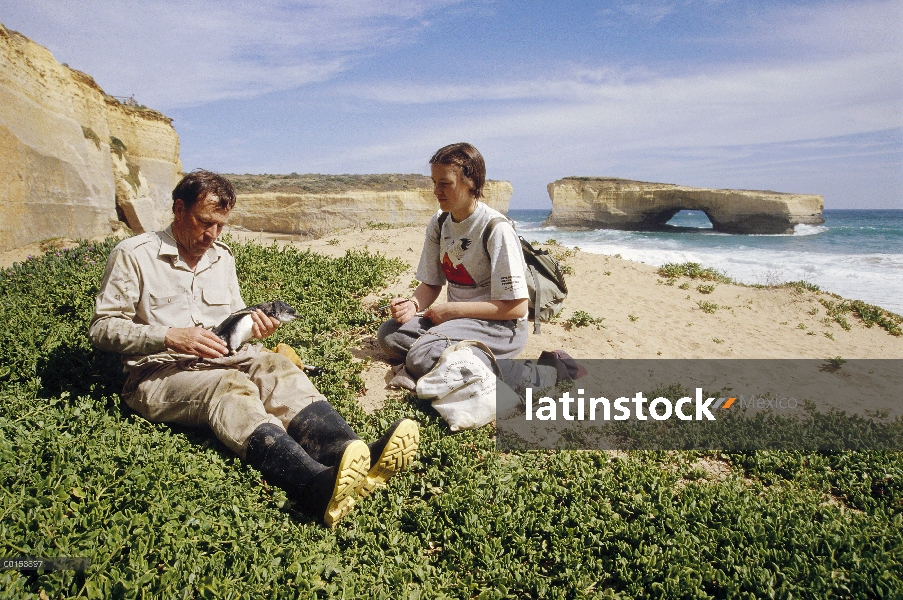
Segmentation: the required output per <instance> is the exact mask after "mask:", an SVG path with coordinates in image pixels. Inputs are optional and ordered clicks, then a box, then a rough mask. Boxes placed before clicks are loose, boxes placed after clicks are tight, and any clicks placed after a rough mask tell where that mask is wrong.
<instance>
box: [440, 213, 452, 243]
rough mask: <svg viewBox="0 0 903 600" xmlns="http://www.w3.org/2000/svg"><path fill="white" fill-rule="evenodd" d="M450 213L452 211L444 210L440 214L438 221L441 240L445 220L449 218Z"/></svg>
mask: <svg viewBox="0 0 903 600" xmlns="http://www.w3.org/2000/svg"><path fill="white" fill-rule="evenodd" d="M450 214H451V213H450V212H448V211H443V212H442V213H440V214H439V220H438V221H437V223H438V224H439V236H438V237H439V240H440V241H441V240H442V226H443V225H445V222H446V221H447V220H448V215H450Z"/></svg>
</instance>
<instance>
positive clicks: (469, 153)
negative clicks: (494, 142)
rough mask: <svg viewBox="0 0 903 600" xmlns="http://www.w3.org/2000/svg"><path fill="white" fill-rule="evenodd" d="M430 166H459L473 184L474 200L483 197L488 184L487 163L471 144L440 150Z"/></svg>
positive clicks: (449, 146) (434, 155)
mask: <svg viewBox="0 0 903 600" xmlns="http://www.w3.org/2000/svg"><path fill="white" fill-rule="evenodd" d="M430 164H431V165H458V166H459V167H460V168H461V175H463V176H464V177H465V178H466V179H468V180H469V181H470V182H471V184H472V186H471V188H470V195H471V196H473V197H474V198H482V197H483V186H484V185H485V184H486V162H485V161H484V160H483V155H482V154H480V151H479V150H477V149H476V148H474V147H473V146H472V145H471V144H468V143H467V142H459V143H457V144H449V145H448V146H445V147H444V148H439V150H437V151H436V153H435V154H433V158H431V159H430Z"/></svg>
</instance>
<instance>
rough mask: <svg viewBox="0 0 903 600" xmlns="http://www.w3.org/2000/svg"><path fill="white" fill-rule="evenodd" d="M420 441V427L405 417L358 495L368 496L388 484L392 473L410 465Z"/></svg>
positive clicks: (358, 491) (368, 474) (370, 471)
mask: <svg viewBox="0 0 903 600" xmlns="http://www.w3.org/2000/svg"><path fill="white" fill-rule="evenodd" d="M419 442H420V428H419V427H418V426H417V423H415V422H414V421H412V420H410V419H404V420H402V421H401V423H399V424H398V427H396V428H395V431H394V432H392V437H390V438H389V441H388V443H386V446H385V448H383V451H382V453H381V454H380V455H379V458H378V459H377V461H376V463H375V464H374V465H373V467H372V468H371V469H370V470H369V472H368V473H367V476H366V478H365V479H364V481H363V483H362V484H361V486H360V487H359V488H358V490H357V495H358V496H359V497H361V498H366V497H367V496H369V495H370V494H372V493H373V492H374V491H375V490H376V488H378V487H381V486H384V485H386V482H387V481H388V480H389V478H390V477H392V475H394V474H395V473H396V472H398V471H400V470H402V469H404V468H405V467H408V466H410V464H411V463H412V462H414V457H415V456H416V455H417V444H418V443H419Z"/></svg>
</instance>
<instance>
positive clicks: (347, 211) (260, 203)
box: [227, 175, 514, 237]
mask: <svg viewBox="0 0 903 600" xmlns="http://www.w3.org/2000/svg"><path fill="white" fill-rule="evenodd" d="M227 177H230V178H232V179H233V180H234V181H235V180H237V179H239V178H237V177H235V176H231V175H227ZM370 177H371V176H365V175H361V176H346V177H344V179H345V180H346V181H345V182H344V183H343V185H344V186H345V187H346V189H344V190H342V191H327V192H321V193H314V192H306V191H303V190H294V191H289V190H283V191H279V190H278V189H274V190H271V191H260V192H248V191H245V190H243V189H242V186H241V184H240V183H238V185H237V193H236V196H237V199H236V203H235V208H234V209H232V213H231V214H230V215H229V224H230V225H231V226H234V227H242V228H244V229H247V230H250V231H266V232H273V233H286V234H293V235H302V236H311V237H319V236H322V235H325V234H327V233H329V232H331V231H334V230H336V229H343V228H347V227H366V226H367V224H368V223H374V224H375V223H388V224H391V225H408V224H420V225H426V224H427V222H428V221H429V219H430V217H432V216H433V215H434V214H435V213H436V211H437V210H438V209H439V205H438V204H437V202H436V197H435V196H434V195H433V188H432V183H431V182H430V180H429V178H428V177H422V176H417V175H412V176H398V177H404V178H406V180H407V183H408V184H407V185H406V186H405V187H406V188H407V189H389V190H381V189H362V188H366V187H372V186H365V185H363V184H364V181H365V180H366V179H368V178H370ZM387 177H388V176H387ZM356 179H357V180H359V183H358V184H356V183H355V181H356ZM417 179H421V180H422V182H420V183H418V182H417ZM513 192H514V189H513V188H512V187H511V184H510V183H508V182H507V181H487V182H486V186H485V187H484V190H483V194H484V196H485V197H484V198H483V202H485V203H486V204H487V205H489V206H490V207H492V208H494V209H496V210H498V211H500V212H502V213H507V212H508V205H509V202H510V201H511V195H512V194H513Z"/></svg>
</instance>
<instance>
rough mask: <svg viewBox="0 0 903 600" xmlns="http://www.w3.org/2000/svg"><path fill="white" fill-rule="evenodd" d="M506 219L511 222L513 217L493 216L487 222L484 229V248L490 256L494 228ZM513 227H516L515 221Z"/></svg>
mask: <svg viewBox="0 0 903 600" xmlns="http://www.w3.org/2000/svg"><path fill="white" fill-rule="evenodd" d="M506 221H507V222H508V223H511V219H509V218H508V217H493V218H491V219H489V222H488V223H486V228H485V229H484V230H483V250H485V251H486V256H489V236H490V235H492V230H493V229H495V226H496V225H498V224H499V223H504V222H506ZM511 227H514V223H511Z"/></svg>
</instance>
